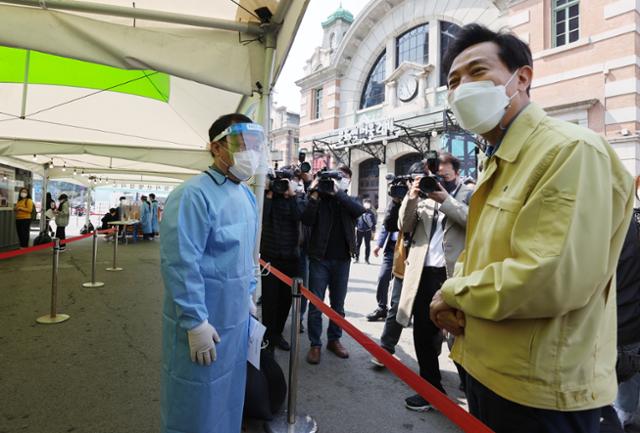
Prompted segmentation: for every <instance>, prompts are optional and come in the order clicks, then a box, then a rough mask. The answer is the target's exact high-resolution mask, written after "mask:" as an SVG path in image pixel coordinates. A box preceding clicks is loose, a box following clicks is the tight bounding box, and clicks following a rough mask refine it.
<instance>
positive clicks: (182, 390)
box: [160, 114, 266, 433]
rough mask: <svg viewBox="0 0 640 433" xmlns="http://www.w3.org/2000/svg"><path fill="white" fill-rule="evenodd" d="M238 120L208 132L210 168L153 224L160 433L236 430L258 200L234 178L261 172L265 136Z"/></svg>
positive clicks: (228, 119)
mask: <svg viewBox="0 0 640 433" xmlns="http://www.w3.org/2000/svg"><path fill="white" fill-rule="evenodd" d="M250 122H251V120H250V119H249V118H247V117H245V116H242V115H239V114H231V115H226V116H222V117H221V118H219V119H218V120H216V121H215V122H214V124H213V125H212V126H211V129H210V130H209V138H210V140H211V145H210V146H211V153H212V155H213V157H214V163H213V166H211V168H209V169H208V170H206V171H205V172H204V173H202V174H200V175H198V176H195V177H193V178H191V179H190V180H188V181H186V182H185V183H183V184H182V185H180V186H179V187H177V188H176V189H175V190H174V191H173V192H172V193H171V195H170V196H169V197H168V199H167V202H166V204H165V210H164V214H163V218H162V222H161V224H160V234H161V259H162V276H163V278H164V285H165V292H164V293H165V296H164V310H163V320H162V321H163V377H162V379H163V381H162V395H161V407H162V414H161V416H162V420H161V424H162V428H161V431H162V432H163V433H178V432H180V433H187V432H188V433H239V432H240V428H241V421H242V408H243V402H244V391H245V381H246V370H247V345H248V335H249V315H250V312H253V313H255V305H254V304H253V300H252V294H253V291H254V290H255V283H256V280H255V276H254V259H253V250H254V246H255V242H256V234H257V229H258V226H257V224H258V218H257V212H256V201H255V197H254V195H253V193H252V192H251V191H250V190H249V188H248V187H247V186H246V185H244V184H242V183H241V181H245V180H248V179H249V178H250V177H251V176H252V175H253V174H255V173H256V170H257V168H258V167H259V166H266V161H265V159H266V158H265V157H264V154H265V152H264V148H265V147H264V146H265V144H264V142H265V139H264V133H263V131H262V128H261V127H260V126H259V125H256V124H252V123H250Z"/></svg>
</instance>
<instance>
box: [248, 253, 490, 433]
mask: <svg viewBox="0 0 640 433" xmlns="http://www.w3.org/2000/svg"><path fill="white" fill-rule="evenodd" d="M260 264H261V265H262V266H263V267H266V269H267V270H268V271H270V272H271V273H272V274H273V275H274V276H275V277H276V278H278V279H279V280H280V281H282V282H283V283H285V284H287V285H289V286H290V285H291V284H292V280H291V278H290V277H288V276H287V275H285V274H283V273H282V272H280V271H279V270H277V269H276V268H274V267H272V266H271V265H268V267H267V263H266V262H265V261H264V260H262V259H260ZM300 290H301V292H302V294H303V295H304V297H305V298H307V299H308V300H309V302H311V303H312V304H313V305H315V306H316V308H318V309H319V310H320V311H322V312H323V313H324V314H325V315H326V316H327V317H328V318H329V319H330V320H331V321H333V322H334V323H335V324H336V325H338V326H340V327H341V328H342V329H343V330H344V331H345V332H346V333H347V334H349V335H350V336H351V337H353V339H354V340H356V342H358V344H360V345H361V346H362V347H364V348H365V349H366V350H367V351H368V352H369V353H371V354H372V355H373V356H375V357H376V358H377V359H378V360H379V361H380V362H382V363H383V364H384V365H385V366H386V367H387V368H388V369H389V370H390V371H391V372H393V373H394V374H395V375H396V376H397V377H398V378H399V379H400V380H402V381H403V382H404V383H406V384H407V385H409V386H410V387H411V388H413V389H414V390H415V391H416V392H417V393H418V394H420V395H421V396H422V397H423V398H424V399H425V400H427V401H428V402H429V403H431V404H432V405H433V406H434V407H435V408H436V409H438V410H439V411H440V412H441V413H442V414H443V415H444V416H446V417H447V418H449V420H451V421H452V422H453V423H455V424H456V425H457V426H458V427H460V428H461V429H462V430H463V431H465V432H467V433H492V432H493V430H491V429H490V428H489V427H487V426H486V425H484V424H483V423H482V422H480V420H478V419H477V418H476V417H474V416H473V415H471V414H470V413H469V412H467V411H466V410H464V409H463V408H462V407H460V406H458V405H457V404H456V403H455V402H453V401H452V400H450V399H449V397H447V396H446V395H445V394H443V393H441V392H440V391H439V390H438V389H436V388H435V387H434V386H433V385H431V384H430V383H429V382H427V381H426V380H424V379H423V378H422V377H420V376H419V375H418V374H416V373H415V372H414V371H412V370H410V369H409V368H407V367H406V366H405V365H404V364H403V363H401V362H400V361H398V360H397V359H396V358H394V357H393V356H392V355H391V354H390V353H389V352H387V351H386V350H384V349H383V348H382V347H380V346H379V345H378V344H377V343H376V342H374V341H373V340H372V339H371V338H369V337H367V336H366V335H365V334H363V333H362V331H360V330H359V329H358V328H356V327H355V326H353V325H352V324H351V323H350V322H349V321H347V320H346V319H345V318H344V317H342V316H340V315H339V314H338V313H336V312H335V311H334V310H332V309H331V307H329V306H328V305H327V304H325V303H324V302H322V300H321V299H320V298H318V297H317V296H316V295H314V294H313V293H311V292H310V291H309V290H308V289H307V288H306V287H301V289H300Z"/></svg>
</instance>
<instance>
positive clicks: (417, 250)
mask: <svg viewBox="0 0 640 433" xmlns="http://www.w3.org/2000/svg"><path fill="white" fill-rule="evenodd" d="M471 192H472V189H471V188H469V187H467V186H464V185H463V186H462V187H461V188H460V189H459V190H458V191H457V192H456V194H455V197H452V196H449V197H448V198H447V199H446V200H445V201H444V203H442V205H440V208H439V210H440V211H441V212H442V213H444V214H445V215H446V216H447V222H446V224H445V229H444V233H445V237H444V242H443V244H444V246H443V249H444V254H445V261H446V266H447V274H449V275H452V274H453V267H454V265H455V262H456V260H457V259H458V256H459V255H460V253H461V252H462V250H463V249H464V241H465V231H466V222H467V210H468V207H467V204H466V202H468V201H469V196H470V193H471ZM435 205H436V202H434V201H433V200H431V199H415V200H410V199H409V196H408V195H407V196H406V197H405V198H404V200H403V202H402V206H400V213H399V218H398V226H399V228H400V231H401V232H403V233H409V234H411V233H413V239H412V241H411V248H410V249H409V257H408V258H407V260H406V262H405V273H404V281H403V283H402V294H401V295H400V302H399V305H398V314H397V316H396V321H397V322H398V323H399V324H401V325H402V326H409V320H410V319H411V314H412V311H413V303H414V301H415V298H416V294H417V293H418V286H419V285H420V277H421V276H422V269H423V268H424V262H425V259H426V257H427V253H428V251H429V235H430V234H431V224H432V223H431V221H432V217H433V210H434V206H435ZM414 230H415V232H414ZM425 308H429V306H428V305H427V306H425Z"/></svg>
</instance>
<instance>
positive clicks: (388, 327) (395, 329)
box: [380, 277, 402, 353]
mask: <svg viewBox="0 0 640 433" xmlns="http://www.w3.org/2000/svg"><path fill="white" fill-rule="evenodd" d="M401 293H402V278H398V277H394V278H393V289H392V290H391V308H389V312H387V318H386V320H385V321H384V329H383V330H382V336H381V337H380V345H381V346H382V347H383V348H384V349H386V350H387V351H388V352H389V353H395V352H396V346H397V345H398V341H400V334H402V325H400V324H399V323H398V322H396V314H398V303H399V302H400V294H401Z"/></svg>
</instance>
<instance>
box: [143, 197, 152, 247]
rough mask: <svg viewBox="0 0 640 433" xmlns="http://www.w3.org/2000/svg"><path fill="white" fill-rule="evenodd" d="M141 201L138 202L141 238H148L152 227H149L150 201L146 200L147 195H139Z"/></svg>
mask: <svg viewBox="0 0 640 433" xmlns="http://www.w3.org/2000/svg"><path fill="white" fill-rule="evenodd" d="M140 199H141V200H142V203H141V204H140V226H141V227H142V234H143V236H142V239H144V240H149V239H151V238H152V236H153V229H152V228H151V203H149V202H148V201H147V196H146V195H143V196H142V197H140Z"/></svg>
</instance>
